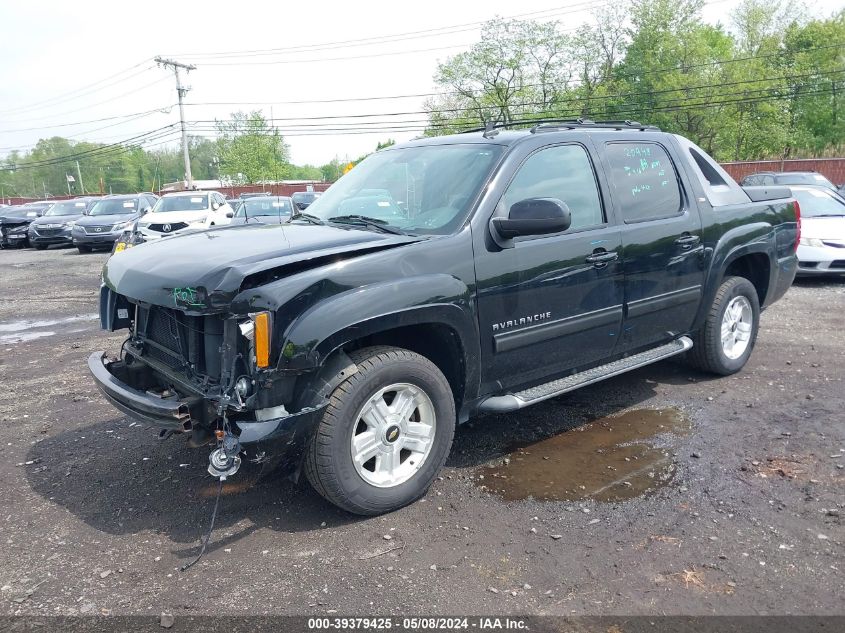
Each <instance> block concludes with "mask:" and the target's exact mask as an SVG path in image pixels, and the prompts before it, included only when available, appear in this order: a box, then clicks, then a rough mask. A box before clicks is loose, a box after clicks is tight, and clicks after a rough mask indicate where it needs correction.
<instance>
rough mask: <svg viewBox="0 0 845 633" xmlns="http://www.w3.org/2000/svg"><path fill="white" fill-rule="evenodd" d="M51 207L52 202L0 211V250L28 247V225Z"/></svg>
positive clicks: (35, 203) (29, 204)
mask: <svg viewBox="0 0 845 633" xmlns="http://www.w3.org/2000/svg"><path fill="white" fill-rule="evenodd" d="M52 205H53V203H52V202H46V201H42V202H28V203H27V204H21V205H16V206H11V207H3V208H2V209H0V248H26V247H27V246H29V234H28V232H27V231H28V229H29V225H30V223H31V222H32V221H33V220H35V219H36V218H38V217H41V216H42V215H44V212H45V211H46V210H47V209H49V208H50V207H51V206H52Z"/></svg>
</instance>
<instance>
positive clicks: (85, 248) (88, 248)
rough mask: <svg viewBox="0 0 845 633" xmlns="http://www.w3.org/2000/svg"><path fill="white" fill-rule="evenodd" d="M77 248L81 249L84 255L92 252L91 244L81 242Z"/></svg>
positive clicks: (80, 251) (80, 252) (81, 253)
mask: <svg viewBox="0 0 845 633" xmlns="http://www.w3.org/2000/svg"><path fill="white" fill-rule="evenodd" d="M76 250H78V251H79V254H80V255H84V254H85V253H90V252H91V247H90V246H82V245H81V244H79V245H77V247H76Z"/></svg>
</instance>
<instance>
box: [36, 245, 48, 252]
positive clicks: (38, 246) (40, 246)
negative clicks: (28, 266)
mask: <svg viewBox="0 0 845 633" xmlns="http://www.w3.org/2000/svg"><path fill="white" fill-rule="evenodd" d="M46 248H47V245H46V244H36V245H35V250H37V251H43V250H44V249H46Z"/></svg>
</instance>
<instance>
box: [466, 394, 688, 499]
mask: <svg viewBox="0 0 845 633" xmlns="http://www.w3.org/2000/svg"><path fill="white" fill-rule="evenodd" d="M689 430H690V423H689V419H688V418H687V417H686V416H685V415H684V414H683V413H682V412H681V411H679V410H677V409H638V410H634V411H627V412H625V413H622V414H620V415H615V416H610V417H606V418H599V419H597V420H594V421H592V422H589V423H587V424H585V425H583V426H580V427H578V428H575V429H572V430H569V431H566V432H564V433H561V434H560V435H555V436H553V437H550V438H547V439H545V440H542V441H540V442H536V443H534V444H529V445H526V446H521V447H518V448H516V449H514V450H513V452H512V453H510V455H508V456H507V457H506V458H505V460H504V463H503V464H500V465H497V466H491V467H486V468H484V469H483V470H482V473H483V474H484V479H481V480H479V479H478V478H476V479H475V481H476V482H477V484H479V485H484V486H485V487H486V488H487V489H488V490H490V491H491V492H494V493H496V494H498V495H500V496H501V497H503V498H504V499H506V500H508V501H513V500H518V499H528V498H534V499H537V500H542V501H578V500H584V499H595V500H597V501H620V500H623V499H631V498H633V497H637V496H639V495H642V494H645V493H647V492H650V491H652V490H655V489H657V488H659V487H661V486H664V485H666V484H667V483H668V482H669V481H671V479H672V477H673V475H674V473H675V464H674V461H673V459H672V453H673V451H674V446H675V445H677V443H678V439H679V438H680V437H681V436H683V435H686V434H687V433H688V432H689Z"/></svg>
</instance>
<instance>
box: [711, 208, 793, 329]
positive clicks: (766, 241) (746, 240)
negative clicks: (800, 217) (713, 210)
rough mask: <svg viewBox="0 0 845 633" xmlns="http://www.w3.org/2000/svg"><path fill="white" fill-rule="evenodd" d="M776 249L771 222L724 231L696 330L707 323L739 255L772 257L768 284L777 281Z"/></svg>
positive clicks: (714, 251) (715, 256) (715, 253)
mask: <svg viewBox="0 0 845 633" xmlns="http://www.w3.org/2000/svg"><path fill="white" fill-rule="evenodd" d="M774 252H775V236H774V234H773V232H772V225H771V224H768V223H762V222H760V223H754V224H748V225H744V226H740V227H736V228H735V229H733V230H731V231H728V232H727V233H725V234H724V235H723V236H722V238H721V239H720V240H719V242H718V243H717V244H716V246H715V248H714V249H713V257H712V260H711V262H712V264H711V266H710V272H709V274H708V277H707V282H706V283H705V286H704V287H705V292H704V295H703V300H702V302H701V305H700V306H699V309H698V315H697V317H696V321H695V329H698V328H700V327H701V325H702V324H703V323H704V320H705V318H706V317H707V313H708V311H709V310H710V306H711V305H712V303H713V300H714V299H715V297H716V293H717V292H718V290H719V286H720V285H721V284H722V280H723V279H724V277H725V271H727V269H728V267H729V266H730V265H731V264H732V263H733V262H734V261H736V260H737V259H739V258H740V257H743V256H745V255H751V254H756V253H760V254H763V255H765V256H766V257H767V258H769V260H770V266H769V284H770V287H771V284H773V283H774V276H775V275H776V273H777V270H776V269H777V266H776V265H774V264H772V262H771V259H772V253H774Z"/></svg>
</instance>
